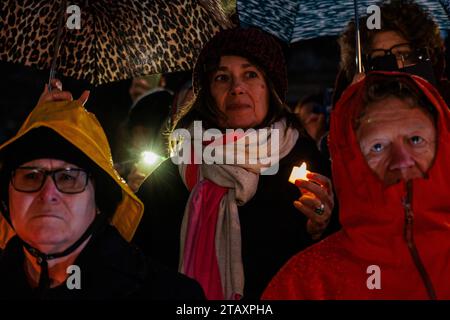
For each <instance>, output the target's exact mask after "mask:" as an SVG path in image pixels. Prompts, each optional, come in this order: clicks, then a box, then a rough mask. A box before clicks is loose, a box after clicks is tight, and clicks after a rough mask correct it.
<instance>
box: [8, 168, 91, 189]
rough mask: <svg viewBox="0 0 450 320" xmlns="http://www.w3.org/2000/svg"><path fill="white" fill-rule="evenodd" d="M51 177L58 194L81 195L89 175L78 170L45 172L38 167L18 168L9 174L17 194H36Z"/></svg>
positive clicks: (67, 169) (65, 169)
mask: <svg viewBox="0 0 450 320" xmlns="http://www.w3.org/2000/svg"><path fill="white" fill-rule="evenodd" d="M47 176H51V177H52V180H53V182H54V183H55V186H56V189H58V191H59V192H62V193H67V194H76V193H81V192H83V191H84V190H85V189H86V186H87V184H88V181H89V177H90V174H89V173H88V172H87V171H86V170H84V169H80V168H61V169H56V170H45V169H42V168H39V167H25V166H24V167H18V168H17V169H15V170H13V171H12V172H11V184H12V186H13V188H14V189H15V190H17V191H19V192H27V193H31V192H37V191H39V190H41V189H42V187H43V186H44V184H45V181H46V180H47Z"/></svg>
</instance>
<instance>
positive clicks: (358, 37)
mask: <svg viewBox="0 0 450 320" xmlns="http://www.w3.org/2000/svg"><path fill="white" fill-rule="evenodd" d="M353 5H354V7H355V27H356V35H355V36H356V39H355V40H356V45H355V49H356V50H355V51H356V69H357V70H358V73H362V72H363V69H362V63H361V61H362V52H361V34H360V32H359V14H358V0H353Z"/></svg>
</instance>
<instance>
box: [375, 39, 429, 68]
mask: <svg viewBox="0 0 450 320" xmlns="http://www.w3.org/2000/svg"><path fill="white" fill-rule="evenodd" d="M387 56H392V57H395V59H396V60H397V62H398V64H399V65H400V66H401V67H402V68H404V67H407V66H411V65H414V64H416V63H418V62H419V61H423V60H426V59H429V57H430V55H429V52H428V48H426V47H424V48H417V49H416V48H413V47H412V46H411V45H410V44H409V43H400V44H397V45H395V46H393V47H392V48H390V49H374V50H372V51H370V52H369V54H368V55H367V60H368V61H369V64H376V63H375V61H376V60H378V59H380V58H384V57H387ZM370 62H372V63H370Z"/></svg>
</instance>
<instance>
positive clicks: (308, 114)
mask: <svg viewBox="0 0 450 320" xmlns="http://www.w3.org/2000/svg"><path fill="white" fill-rule="evenodd" d="M317 105H318V103H317V102H313V101H311V102H306V103H299V104H297V106H296V107H295V110H294V112H295V114H296V115H297V117H298V118H299V120H300V122H301V123H302V125H303V127H304V128H305V130H306V132H307V133H308V134H309V135H310V136H311V138H313V139H314V140H315V141H316V142H318V141H319V140H320V138H321V137H322V136H323V135H324V134H325V132H326V128H325V127H326V126H325V125H326V124H325V115H324V114H323V113H318V112H314V111H316V110H315V109H317Z"/></svg>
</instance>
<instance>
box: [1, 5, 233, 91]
mask: <svg viewBox="0 0 450 320" xmlns="http://www.w3.org/2000/svg"><path fill="white" fill-rule="evenodd" d="M66 3H67V1H64V0H21V1H17V0H2V1H1V3H0V60H3V61H7V62H14V63H21V64H24V65H27V66H35V67H37V68H39V69H49V68H50V66H51V64H52V60H53V58H54V57H55V49H54V48H55V42H57V41H55V39H57V38H58V30H59V31H60V32H59V33H60V48H59V52H58V54H57V55H56V59H55V66H56V70H57V71H58V72H59V73H61V74H63V75H65V76H69V77H73V78H76V79H84V80H87V81H89V82H90V83H91V84H94V85H99V84H104V83H108V82H112V81H118V80H123V79H127V78H132V77H137V76H142V75H146V74H152V73H165V72H173V71H182V70H189V69H192V67H193V64H194V62H195V59H196V57H197V55H198V53H199V52H200V49H201V48H202V46H203V45H204V44H205V43H206V42H207V41H208V40H209V39H210V38H211V37H212V36H213V35H214V34H215V33H216V32H218V31H219V30H220V29H222V28H227V27H229V23H228V21H227V19H226V17H225V14H224V12H223V10H222V7H221V5H220V4H219V2H218V1H217V0H114V1H113V0H96V1H88V0H78V1H77V0H75V1H70V6H69V5H67V4H66ZM73 5H75V6H73ZM59 18H61V19H59ZM59 20H61V22H63V23H61V28H59V27H58V26H59V23H58V21H59ZM78 27H79V28H78Z"/></svg>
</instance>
